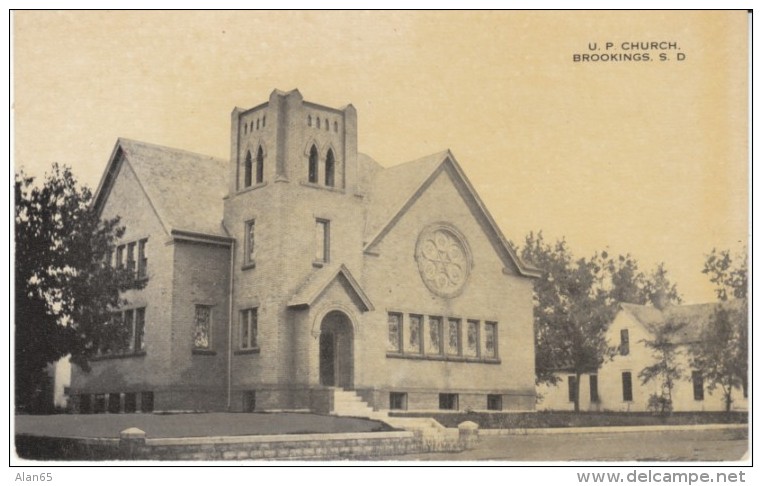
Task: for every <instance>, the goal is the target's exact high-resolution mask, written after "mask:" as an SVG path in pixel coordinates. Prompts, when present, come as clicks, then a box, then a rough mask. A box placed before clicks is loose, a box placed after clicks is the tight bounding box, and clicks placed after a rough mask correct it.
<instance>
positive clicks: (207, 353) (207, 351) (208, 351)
mask: <svg viewBox="0 0 762 486" xmlns="http://www.w3.org/2000/svg"><path fill="white" fill-rule="evenodd" d="M191 353H192V354H197V355H200V356H214V355H216V354H217V351H214V350H213V349H194V350H192V351H191Z"/></svg>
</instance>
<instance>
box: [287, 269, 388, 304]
mask: <svg viewBox="0 0 762 486" xmlns="http://www.w3.org/2000/svg"><path fill="white" fill-rule="evenodd" d="M339 278H343V279H345V281H346V282H347V284H348V285H349V288H350V289H351V291H352V292H353V293H354V296H355V297H356V298H357V299H358V300H359V301H360V302H362V305H363V307H364V308H363V309H362V310H363V311H372V310H373V309H374V307H373V304H372V303H371V301H370V299H369V298H368V295H367V294H366V293H365V291H364V290H363V289H362V287H360V284H359V283H358V282H357V280H356V279H355V278H354V277H353V276H352V273H351V272H350V271H349V269H348V268H347V267H346V266H345V265H344V264H343V263H342V264H336V265H331V266H327V267H323V268H321V269H320V270H318V271H317V272H315V273H313V274H312V275H310V276H309V277H308V278H307V280H305V282H304V283H303V284H302V286H301V287H300V288H299V290H297V291H296V293H295V294H294V295H293V296H292V297H291V299H289V301H288V306H289V307H301V306H311V305H312V304H314V303H315V301H316V300H317V299H318V298H319V297H320V296H321V295H322V294H323V292H325V290H326V289H327V288H328V286H329V285H330V284H331V282H333V281H335V280H336V279H339Z"/></svg>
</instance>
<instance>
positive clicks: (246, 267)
mask: <svg viewBox="0 0 762 486" xmlns="http://www.w3.org/2000/svg"><path fill="white" fill-rule="evenodd" d="M256 267H257V264H256V263H254V262H250V263H244V264H243V265H241V270H251V269H252V268H256Z"/></svg>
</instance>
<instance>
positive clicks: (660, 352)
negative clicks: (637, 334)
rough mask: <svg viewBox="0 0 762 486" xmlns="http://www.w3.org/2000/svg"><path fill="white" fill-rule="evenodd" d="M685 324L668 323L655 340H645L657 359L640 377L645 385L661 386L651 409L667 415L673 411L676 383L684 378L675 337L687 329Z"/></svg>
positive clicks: (651, 404) (653, 396)
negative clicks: (655, 384)
mask: <svg viewBox="0 0 762 486" xmlns="http://www.w3.org/2000/svg"><path fill="white" fill-rule="evenodd" d="M685 325H686V323H684V322H675V321H667V322H666V323H665V324H664V325H663V326H661V327H659V328H658V329H657V330H656V332H655V335H654V338H653V339H646V340H643V343H644V344H645V345H646V347H647V348H649V349H650V350H651V351H652V352H653V354H654V357H655V358H656V361H655V363H654V364H652V365H650V366H646V367H645V368H643V369H642V370H641V371H640V373H639V374H638V377H639V378H640V381H641V383H643V384H644V385H645V384H646V383H649V382H651V381H656V382H657V383H658V384H659V393H657V394H654V395H652V396H651V398H650V399H649V408H652V409H657V410H658V411H659V412H660V413H662V414H665V413H669V412H671V411H672V390H673V389H674V388H675V382H676V381H678V380H681V379H682V378H683V371H684V370H683V369H682V367H681V366H680V364H679V361H678V350H677V348H678V345H677V344H675V340H674V336H675V335H676V334H677V333H678V332H679V331H680V330H682V329H683V328H684V327H685Z"/></svg>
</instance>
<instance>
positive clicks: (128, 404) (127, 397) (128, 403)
mask: <svg viewBox="0 0 762 486" xmlns="http://www.w3.org/2000/svg"><path fill="white" fill-rule="evenodd" d="M137 410H138V397H137V395H135V394H134V393H125V394H124V413H135V412H137Z"/></svg>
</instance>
